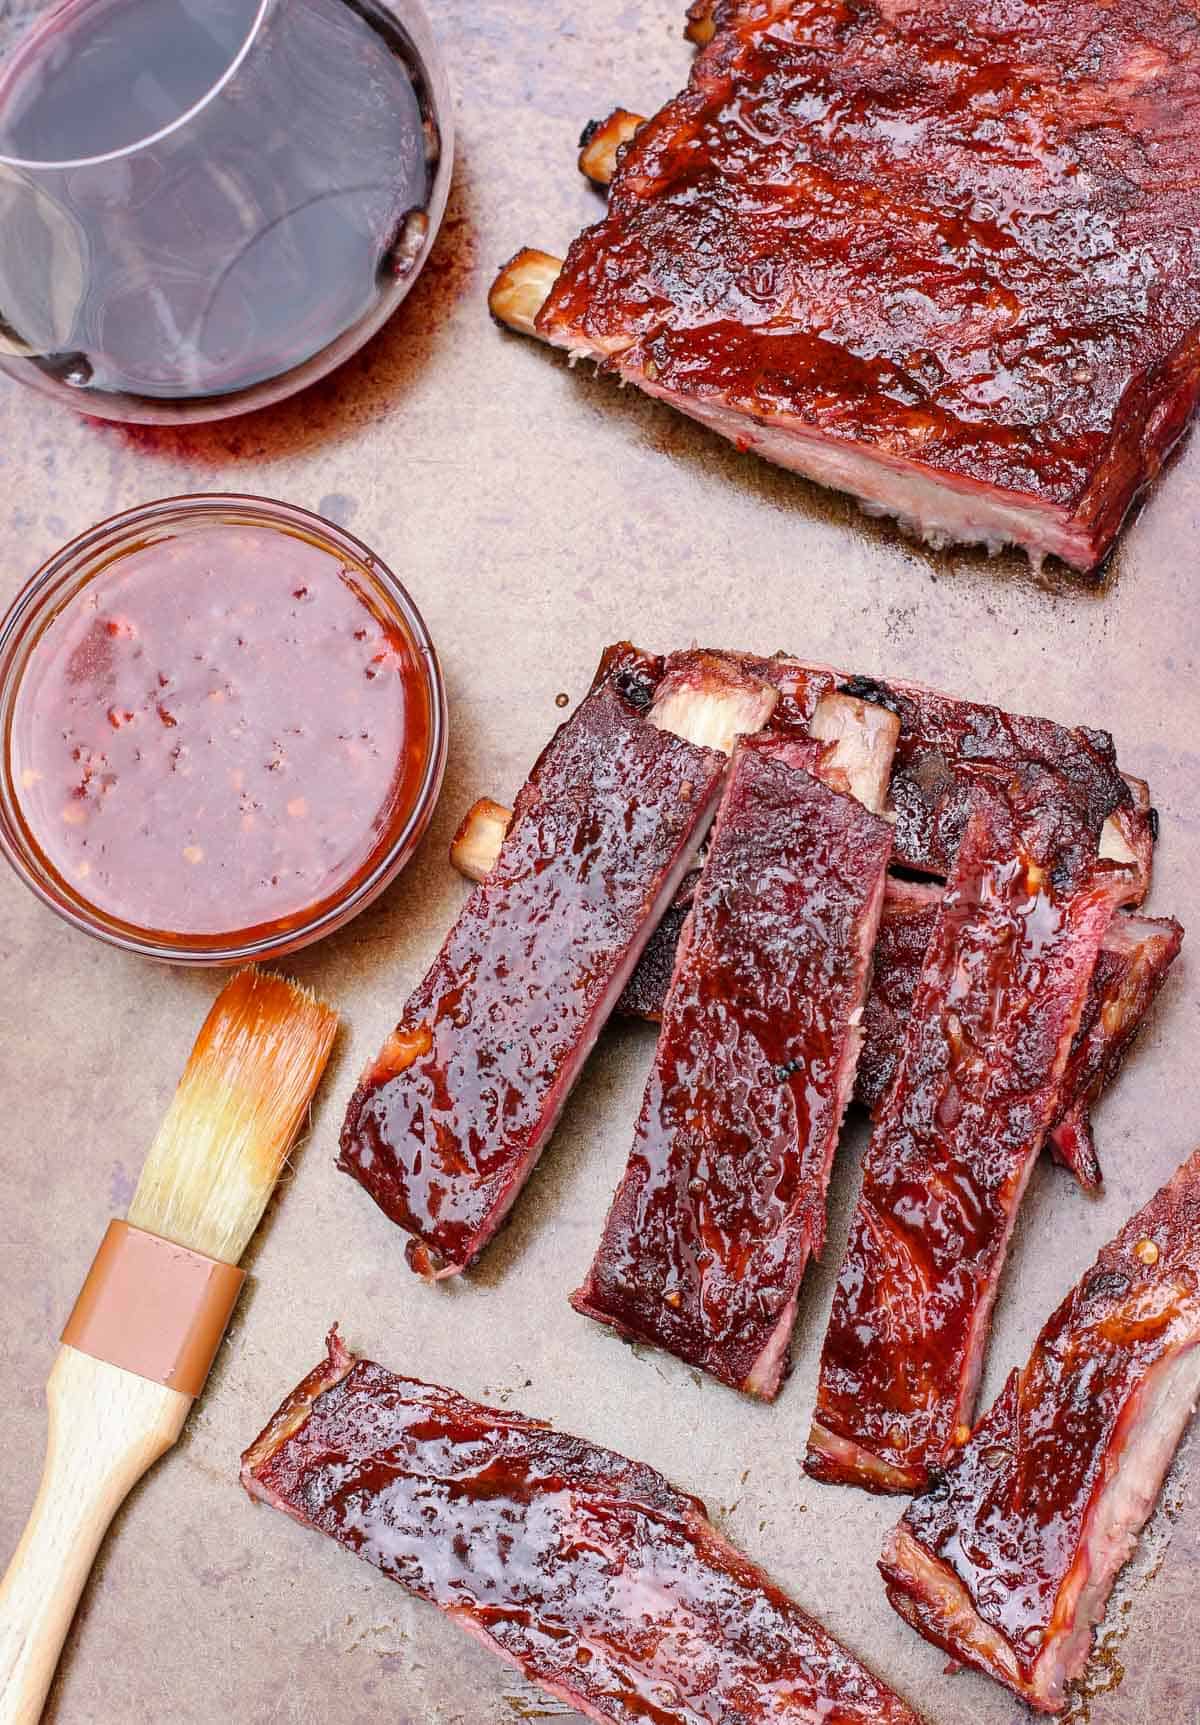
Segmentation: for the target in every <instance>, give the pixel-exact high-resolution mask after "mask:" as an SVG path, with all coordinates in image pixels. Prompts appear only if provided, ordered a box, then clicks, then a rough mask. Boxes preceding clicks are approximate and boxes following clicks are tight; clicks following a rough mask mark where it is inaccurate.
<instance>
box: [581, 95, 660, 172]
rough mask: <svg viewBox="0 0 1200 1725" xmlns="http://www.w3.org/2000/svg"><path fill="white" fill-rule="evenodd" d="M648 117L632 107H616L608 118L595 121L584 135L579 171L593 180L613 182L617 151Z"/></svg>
mask: <svg viewBox="0 0 1200 1725" xmlns="http://www.w3.org/2000/svg"><path fill="white" fill-rule="evenodd" d="M645 123H646V121H645V117H644V116H643V115H641V114H631V113H630V111H629V109H628V108H614V109H613V111H612V113H611V114H610V115H609V116H608V118H607V119H606V120H598V121H594V122H593V124H592V125H590V126H588V127H587V129H586V130H585V132H584V134H583V137H582V138H581V139H580V144H581V146H582V147H581V149H580V151H579V171H580V173H581V174H585V175H586V176H587V178H588V179H589V180H591V181H592V182H593V184H595V185H597V186H608V185H611V184H612V179H613V175H614V174H615V173H616V171H617V152H618V151H619V150H620V149H622V148H623V146H624V145H626V144H627V143H629V141H630V139H631V138H633V137H634V135H635V134H636V133H637V132H638V131H639V130H640V129H641V127H642V126H644V125H645Z"/></svg>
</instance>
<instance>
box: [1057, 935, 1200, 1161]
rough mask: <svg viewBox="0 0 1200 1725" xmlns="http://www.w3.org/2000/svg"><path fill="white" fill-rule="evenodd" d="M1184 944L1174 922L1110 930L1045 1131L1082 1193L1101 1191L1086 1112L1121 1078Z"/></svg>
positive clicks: (1059, 1159)
mask: <svg viewBox="0 0 1200 1725" xmlns="http://www.w3.org/2000/svg"><path fill="white" fill-rule="evenodd" d="M1182 942H1183V929H1182V928H1181V927H1180V925H1179V923H1177V922H1176V921H1175V919H1174V917H1146V916H1117V917H1114V918H1113V920H1112V922H1111V924H1110V925H1109V931H1108V934H1107V936H1106V938H1105V942H1104V945H1103V947H1102V948H1101V951H1100V957H1099V959H1098V960H1097V961H1096V968H1095V970H1094V971H1093V972H1092V981H1091V986H1090V987H1089V989H1088V997H1087V1000H1086V1002H1085V1004H1084V1009H1083V1017H1082V1020H1081V1022H1080V1026H1079V1032H1078V1034H1077V1035H1076V1038H1075V1043H1074V1046H1073V1047H1072V1049H1071V1058H1070V1059H1069V1060H1068V1061H1067V1069H1066V1072H1065V1073H1064V1074H1063V1084H1062V1107H1061V1108H1060V1111H1059V1115H1058V1118H1057V1119H1056V1120H1055V1122H1054V1124H1053V1126H1052V1127H1051V1128H1050V1148H1051V1150H1052V1151H1053V1153H1054V1156H1055V1158H1056V1159H1057V1160H1058V1161H1060V1162H1062V1163H1064V1164H1065V1166H1066V1167H1068V1168H1070V1169H1072V1170H1073V1172H1074V1173H1075V1174H1076V1175H1077V1177H1078V1178H1079V1180H1080V1182H1081V1183H1082V1184H1083V1185H1085V1186H1098V1185H1099V1184H1100V1163H1099V1160H1098V1158H1097V1156H1096V1145H1095V1141H1094V1139H1093V1137H1092V1122H1091V1109H1092V1105H1093V1103H1094V1102H1095V1101H1096V1099H1097V1097H1098V1096H1099V1095H1100V1093H1101V1091H1103V1090H1106V1089H1107V1088H1108V1087H1109V1085H1111V1083H1112V1082H1113V1080H1114V1078H1115V1077H1116V1076H1117V1073H1118V1072H1119V1071H1120V1068H1121V1063H1122V1061H1123V1060H1124V1059H1125V1056H1126V1055H1127V1054H1128V1053H1129V1050H1130V1048H1131V1047H1132V1045H1133V1042H1134V1039H1135V1037H1136V1036H1137V1033H1138V1031H1139V1030H1140V1029H1141V1027H1142V1024H1143V1022H1144V1021H1145V1018H1146V1014H1147V1013H1148V1012H1149V1010H1150V1008H1151V1006H1152V1005H1153V1004H1154V1001H1155V998H1156V997H1157V995H1158V991H1159V989H1160V988H1161V987H1162V985H1163V983H1164V982H1165V981H1166V979H1167V972H1168V971H1169V970H1170V968H1171V966H1172V965H1173V964H1174V962H1175V960H1176V958H1178V956H1179V948H1180V946H1181V944H1182Z"/></svg>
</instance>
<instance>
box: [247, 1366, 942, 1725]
mask: <svg viewBox="0 0 1200 1725" xmlns="http://www.w3.org/2000/svg"><path fill="white" fill-rule="evenodd" d="M242 1481H243V1484H244V1485H245V1487H246V1490H247V1491H248V1492H249V1493H250V1495H251V1497H254V1498H257V1499H260V1500H262V1501H263V1502H265V1503H269V1504H271V1505H272V1506H273V1507H274V1508H276V1509H279V1510H282V1511H283V1512H284V1514H285V1515H290V1516H292V1517H293V1518H294V1519H295V1520H296V1521H298V1522H300V1523H301V1525H302V1526H305V1527H310V1528H313V1529H315V1530H316V1531H317V1532H319V1533H324V1534H326V1535H328V1536H329V1537H330V1538H331V1539H334V1540H336V1541H337V1542H338V1544H340V1545H342V1546H344V1547H345V1548H346V1549H347V1550H349V1551H351V1552H353V1553H354V1554H355V1555H356V1556H358V1557H362V1558H365V1559H366V1560H367V1562H368V1563H371V1564H373V1565H374V1566H375V1568H377V1569H378V1570H380V1571H381V1572H382V1573H383V1574H384V1575H386V1576H387V1577H389V1579H391V1580H393V1581H398V1582H399V1583H400V1585H401V1586H402V1587H404V1588H405V1589H406V1590H407V1591H408V1592H409V1593H411V1594H413V1595H415V1597H416V1598H418V1599H422V1600H425V1601H427V1602H428V1603H429V1604H431V1605H435V1606H437V1607H438V1608H439V1609H440V1610H441V1611H443V1612H445V1613H446V1615H447V1616H448V1617H450V1618H452V1619H453V1620H454V1621H455V1622H456V1623H457V1624H458V1625H459V1627H460V1628H462V1629H465V1630H467V1631H468V1633H469V1634H472V1635H474V1636H475V1637H476V1638H477V1639H478V1640H479V1641H481V1642H482V1643H483V1644H484V1645H485V1646H486V1647H488V1648H490V1649H491V1651H492V1652H493V1653H496V1654H497V1655H499V1657H500V1658H501V1659H503V1660H505V1661H506V1662H507V1663H508V1664H510V1665H515V1666H516V1667H517V1668H518V1670H520V1671H521V1672H522V1673H523V1674H524V1675H525V1676H526V1677H527V1678H529V1679H530V1680H531V1681H532V1682H534V1683H537V1684H539V1685H540V1686H541V1687H542V1688H543V1689H544V1690H546V1691H547V1692H548V1693H549V1694H550V1695H553V1696H554V1697H556V1698H557V1699H558V1700H560V1701H563V1702H566V1703H567V1704H568V1705H570V1706H571V1707H573V1708H575V1709H577V1710H578V1711H579V1712H581V1713H583V1714H584V1715H585V1717H587V1718H588V1719H593V1720H599V1721H603V1722H606V1725H648V1722H649V1721H653V1722H654V1725H733V1722H734V1721H735V1720H736V1721H738V1725H920V1720H919V1719H918V1717H917V1715H916V1714H915V1713H914V1712H913V1711H912V1709H911V1708H909V1707H907V1706H906V1705H905V1704H904V1702H903V1701H901V1700H900V1699H899V1697H898V1696H896V1695H895V1694H893V1692H892V1691H891V1690H890V1689H888V1688H887V1687H886V1685H885V1684H883V1683H881V1682H880V1681H879V1679H878V1678H876V1677H874V1676H872V1674H871V1673H870V1672H869V1671H867V1670H866V1669H865V1668H864V1667H863V1666H862V1665H860V1664H859V1663H858V1661H857V1660H856V1659H855V1658H854V1657H853V1656H852V1655H851V1654H850V1653H848V1652H847V1651H846V1650H845V1648H843V1647H841V1646H840V1645H839V1644H838V1643H837V1642H836V1641H835V1640H834V1639H833V1637H832V1636H831V1635H829V1634H828V1633H827V1631H826V1630H825V1629H823V1628H822V1627H821V1625H820V1624H819V1623H817V1622H815V1621H814V1620H813V1619H812V1618H811V1617H809V1616H807V1614H806V1613H805V1612H803V1611H802V1610H801V1609H800V1607H799V1606H798V1605H796V1604H795V1603H794V1602H793V1601H792V1600H791V1599H789V1598H788V1597H787V1595H786V1594H784V1593H783V1592H781V1591H780V1589H779V1588H778V1587H776V1586H775V1584H774V1583H773V1582H772V1581H770V1580H769V1579H768V1578H767V1577H766V1576H765V1575H764V1574H763V1573H762V1571H761V1570H760V1569H758V1568H757V1567H756V1566H755V1565H754V1564H753V1563H751V1562H750V1560H749V1559H748V1558H746V1557H744V1556H743V1555H742V1554H741V1552H739V1551H736V1550H735V1549H734V1547H733V1546H731V1545H730V1544H728V1542H727V1541H726V1540H725V1539H723V1538H722V1537H721V1535H720V1534H719V1533H718V1532H717V1531H716V1529H715V1528H714V1527H713V1526H712V1525H711V1523H710V1522H709V1521H708V1519H707V1512H706V1511H705V1508H704V1505H703V1504H702V1503H701V1502H700V1501H699V1500H698V1499H697V1498H694V1497H692V1496H690V1495H689V1494H687V1493H686V1492H682V1491H678V1490H677V1489H676V1488H675V1487H674V1486H672V1485H670V1484H669V1483H668V1482H667V1481H666V1480H665V1479H664V1478H663V1477H662V1475H661V1474H658V1473H655V1471H654V1470H653V1469H652V1468H650V1467H647V1466H645V1465H644V1464H642V1463H639V1462H633V1461H628V1460H626V1458H625V1457H624V1456H621V1455H617V1454H615V1453H614V1452H613V1451H611V1450H605V1449H600V1448H598V1447H597V1446H596V1445H594V1444H590V1443H587V1442H585V1441H584V1440H583V1439H580V1438H574V1437H568V1436H566V1435H560V1434H559V1433H557V1432H554V1431H551V1430H550V1429H549V1427H547V1426H546V1425H544V1424H543V1423H542V1422H540V1421H538V1420H531V1419H526V1418H525V1417H524V1416H523V1415H521V1414H516V1413H512V1412H510V1411H507V1410H504V1411H501V1410H498V1409H494V1408H485V1407H480V1406H479V1405H478V1404H477V1403H475V1402H471V1401H468V1400H467V1399H466V1397H464V1396H460V1395H456V1394H455V1393H454V1391H452V1390H446V1389H438V1388H436V1387H434V1386H432V1385H429V1384H423V1383H419V1382H417V1381H416V1380H415V1379H413V1378H404V1377H399V1376H397V1375H396V1374H395V1373H393V1372H389V1371H385V1370H384V1369H383V1367H381V1366H377V1365H375V1364H373V1363H372V1362H371V1361H370V1360H365V1359H357V1358H355V1357H354V1356H353V1355H352V1354H350V1353H348V1352H347V1351H346V1349H345V1348H344V1347H343V1346H342V1344H341V1343H340V1341H339V1340H338V1339H337V1335H336V1332H335V1333H334V1334H333V1335H331V1337H330V1340H329V1357H328V1359H327V1360H326V1361H325V1362H323V1363H322V1364H321V1365H319V1366H318V1367H317V1368H316V1369H315V1370H314V1371H313V1372H311V1373H310V1374H309V1376H308V1377H307V1378H306V1379H305V1380H304V1381H303V1382H302V1383H301V1384H300V1385H299V1386H298V1387H297V1389H296V1390H295V1391H293V1393H292V1395H291V1396H290V1397H289V1398H288V1399H287V1401H285V1402H284V1404H283V1406H282V1407H281V1408H280V1409H279V1411H278V1413H277V1414H276V1415H275V1416H274V1418H273V1419H272V1420H271V1421H270V1423H269V1424H268V1425H267V1427H266V1429H265V1430H264V1431H263V1433H262V1434H261V1436H260V1437H259V1438H258V1439H257V1440H256V1441H255V1443H254V1444H252V1445H251V1447H250V1448H249V1449H248V1450H247V1451H246V1453H245V1455H244V1457H243V1458H242Z"/></svg>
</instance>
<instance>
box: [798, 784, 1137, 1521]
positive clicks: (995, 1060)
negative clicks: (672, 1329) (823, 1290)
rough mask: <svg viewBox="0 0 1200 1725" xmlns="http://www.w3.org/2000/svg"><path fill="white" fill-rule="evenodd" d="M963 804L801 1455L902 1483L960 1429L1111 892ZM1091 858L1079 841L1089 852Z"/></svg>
mask: <svg viewBox="0 0 1200 1725" xmlns="http://www.w3.org/2000/svg"><path fill="white" fill-rule="evenodd" d="M1044 807H1045V805H1044V802H1043V800H1042V799H1041V797H1040V795H1039V793H1038V791H1037V789H1036V787H1030V788H1029V790H1028V797H1027V803H1026V806H1025V807H1024V808H1023V809H1014V808H1011V807H1009V806H1008V805H1007V803H1005V802H1003V801H1001V800H1000V799H999V798H996V797H984V796H981V797H980V799H979V802H978V804H977V807H976V810H975V812H974V813H973V814H972V815H971V817H970V819H969V821H968V823H967V828H966V832H965V833H964V835H963V839H962V842H961V844H960V846H959V850H958V855H957V857H956V859H955V864H954V869H953V872H952V874H951V877H950V880H949V882H948V885H947V889H946V894H945V897H944V899H943V902H942V906H941V909H940V911H939V914H938V921H937V926H936V928H935V930H934V934H933V938H932V940H931V942H930V945H929V948H928V950H927V952H926V956H925V962H924V966H923V969H922V973H921V981H920V984H919V986H918V989H917V994H916V999H915V1000H914V1002H913V1007H912V1011H911V1015H910V1020H909V1026H908V1033H907V1037H906V1040H905V1044H904V1052H903V1055H902V1058H901V1063H900V1069H899V1071H898V1073H897V1075H896V1079H895V1082H894V1083H893V1085H892V1087H891V1090H890V1091H889V1092H888V1094H887V1096H886V1098H885V1100H884V1103H883V1105H882V1108H881V1110H880V1114H879V1119H878V1122H877V1124H876V1127H875V1131H874V1133H873V1135H872V1138H871V1143H870V1147H869V1149H868V1152H867V1156H866V1160H865V1164H864V1170H863V1184H862V1190H861V1193H860V1196H859V1200H858V1205H857V1208H856V1210H855V1214H854V1219H853V1221H852V1223H851V1229H850V1238H849V1243H848V1245H847V1247H846V1254H845V1257H844V1259H843V1262H842V1269H841V1273H840V1276H839V1279H838V1285H837V1290H836V1293H835V1295H834V1303H833V1311H832V1315H831V1317H830V1321H829V1330H828V1333H827V1335H826V1339H825V1347H824V1352H823V1354H822V1359H821V1375H820V1383H819V1387H818V1392H817V1407H816V1412H815V1415H814V1419H813V1426H812V1432H811V1435H810V1438H809V1450H808V1457H807V1461H806V1467H807V1470H808V1472H809V1473H810V1474H812V1475H813V1477H814V1478H817V1479H822V1480H827V1481H836V1482H840V1483H844V1484H855V1485H861V1486H864V1487H866V1488H867V1489H869V1490H873V1491H914V1490H919V1489H920V1488H921V1487H922V1486H923V1485H924V1484H925V1483H926V1482H927V1480H928V1478H929V1476H930V1472H931V1470H933V1469H936V1468H939V1467H941V1466H943V1465H944V1463H945V1460H946V1457H947V1456H948V1455H949V1454H950V1452H951V1451H952V1449H953V1446H954V1443H955V1434H956V1432H958V1431H959V1429H960V1428H961V1427H962V1426H963V1424H964V1422H966V1421H968V1420H969V1418H970V1414H971V1409H972V1406H973V1402H974V1396H975V1389H976V1384H977V1381H978V1374H979V1368H980V1364H981V1361H982V1356H983V1350H984V1346H985V1342H986V1337H987V1331H988V1325H989V1322H990V1316H991V1309H992V1304H993V1301H994V1299H995V1295H996V1290H997V1286H998V1283H999V1278H1000V1274H1001V1270H1002V1267H1003V1263H1004V1258H1005V1254H1006V1252H1007V1248H1008V1241H1009V1236H1010V1234H1011V1231H1012V1226H1013V1222H1014V1220H1015V1217H1016V1212H1017V1208H1018V1206H1019V1204H1020V1200H1021V1196H1022V1194H1023V1192H1024V1189H1025V1185H1026V1182H1027V1181H1028V1178H1029V1174H1030V1171H1031V1169H1032V1166H1033V1162H1034V1159H1035V1158H1036V1156H1037V1153H1038V1151H1039V1150H1040V1148H1041V1146H1042V1142H1043V1140H1044V1138H1045V1136H1046V1132H1047V1130H1048V1129H1049V1127H1050V1125H1051V1123H1052V1122H1053V1119H1054V1116H1055V1113H1056V1109H1057V1103H1058V1097H1059V1086H1060V1084H1061V1081H1062V1075H1063V1070H1064V1067H1065V1065H1066V1061H1067V1057H1068V1054H1069V1052H1070V1048H1071V1043H1072V1040H1073V1038H1074V1035H1075V1032H1076V1029H1077V1027H1078V1023H1079V1018H1080V1014H1081V1011H1082V1009H1083V1004H1084V1000H1085V998H1086V995H1087V988H1088V982H1089V979H1090V977H1091V973H1092V970H1093V967H1094V965H1095V962H1096V957H1097V954H1098V952H1099V950H1100V946H1101V943H1102V941H1103V939H1104V935H1105V932H1106V930H1107V928H1108V925H1109V922H1110V921H1111V918H1112V915H1113V912H1114V909H1115V902H1116V900H1117V898H1118V897H1119V895H1120V890H1121V889H1120V886H1119V885H1114V880H1113V874H1114V871H1113V870H1112V868H1111V866H1110V865H1106V864H1100V863H1096V862H1095V861H1094V860H1089V859H1088V856H1087V852H1086V850H1085V849H1084V848H1083V847H1081V846H1079V845H1072V846H1070V847H1068V848H1067V849H1065V850H1064V849H1063V848H1061V847H1060V845H1059V843H1058V842H1057V836H1056V824H1055V822H1054V821H1053V820H1052V819H1051V820H1050V822H1049V824H1048V826H1047V825H1046V824H1045V823H1044V819H1043V817H1044ZM1092 857H1093V859H1094V851H1093V853H1092Z"/></svg>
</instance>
